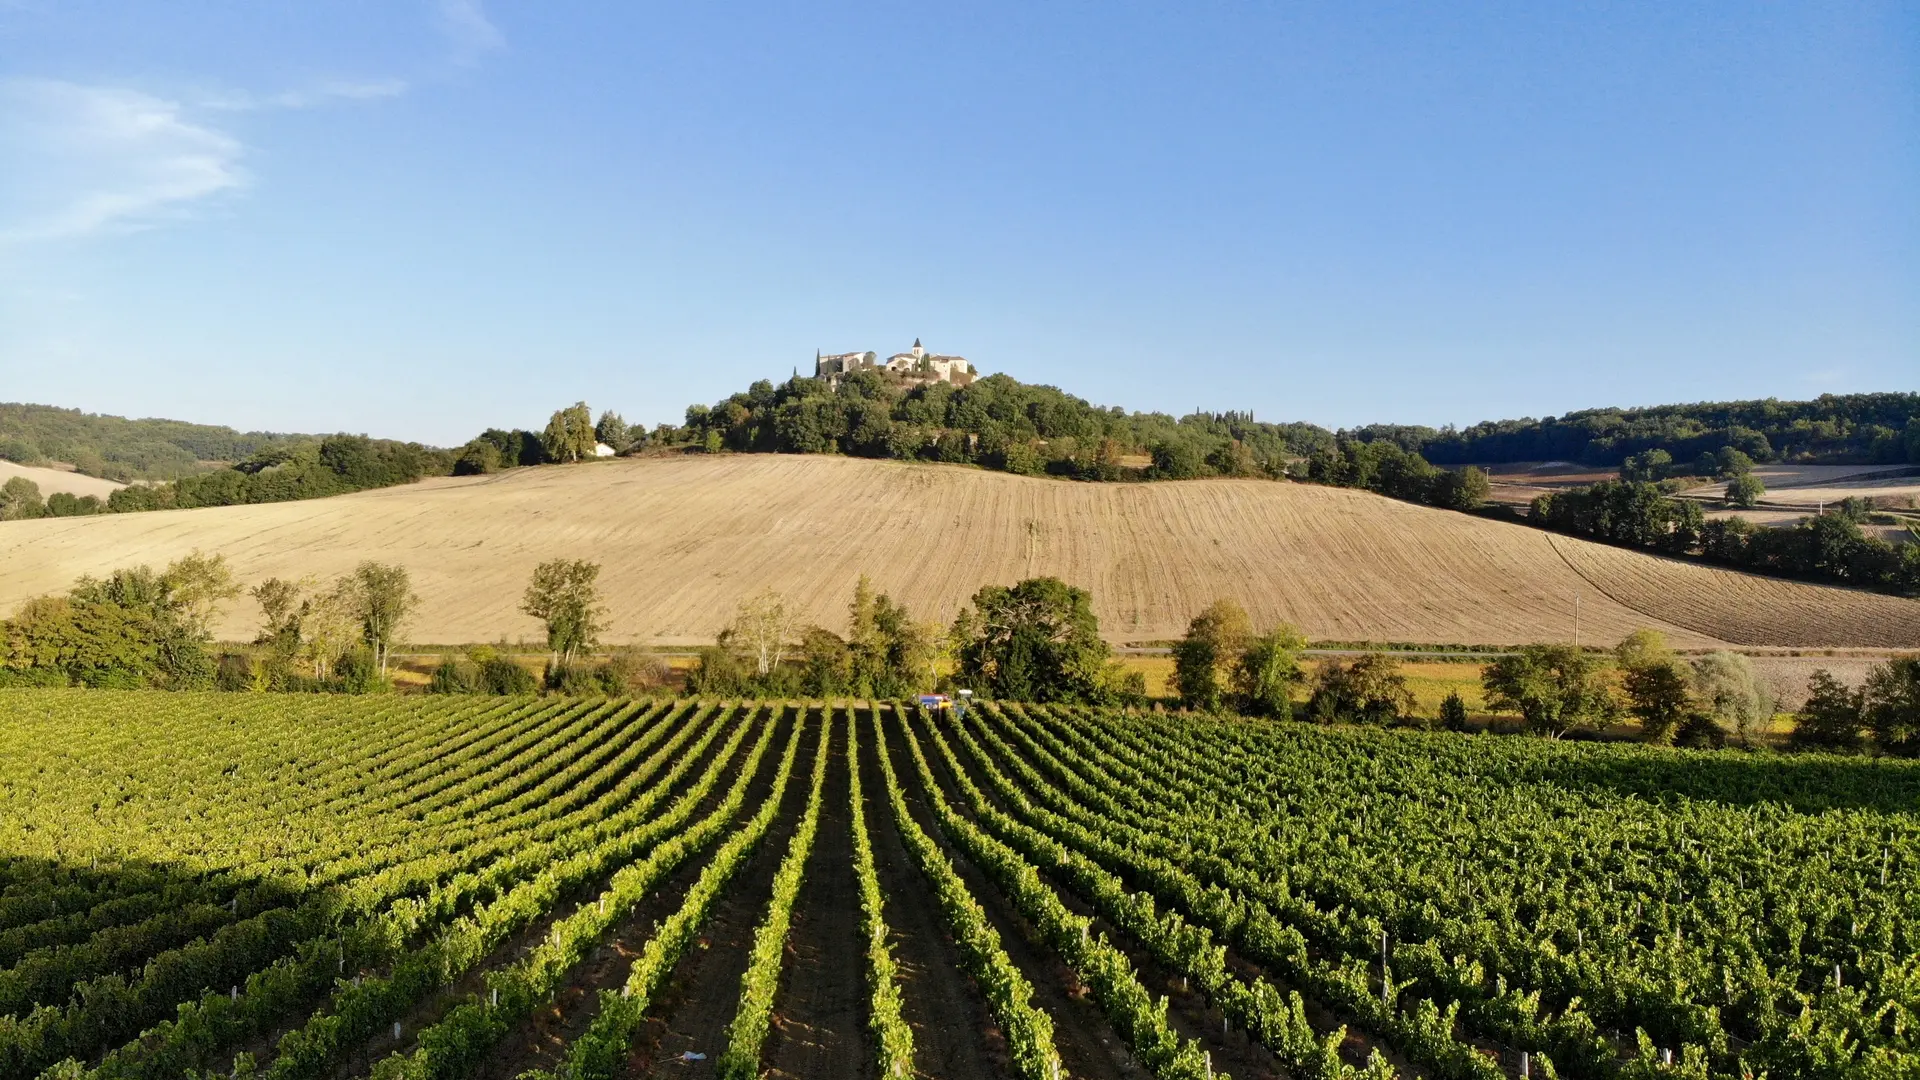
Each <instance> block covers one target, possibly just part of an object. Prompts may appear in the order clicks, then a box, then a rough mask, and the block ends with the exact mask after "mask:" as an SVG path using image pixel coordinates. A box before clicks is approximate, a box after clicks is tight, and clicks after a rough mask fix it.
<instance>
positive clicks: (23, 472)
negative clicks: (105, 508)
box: [0, 461, 126, 499]
mask: <svg viewBox="0 0 1920 1080" xmlns="http://www.w3.org/2000/svg"><path fill="white" fill-rule="evenodd" d="M16 476H24V477H26V478H27V479H29V480H31V481H33V482H34V483H35V484H38V485H39V486H40V494H41V496H42V497H45V496H48V495H51V494H53V493H54V492H56V491H64V492H66V493H67V494H69V495H75V496H82V495H93V496H97V497H99V498H101V499H105V498H106V497H107V496H109V495H111V494H113V493H114V492H116V491H118V490H120V489H121V488H123V487H125V486H126V485H125V484H120V483H115V482H114V481H112V480H102V479H100V478H99V477H97V476H87V475H85V474H84V473H77V472H74V471H72V470H71V469H52V468H47V467H45V466H40V465H16V464H14V463H13V462H11V461H0V484H4V483H6V482H7V481H9V480H11V479H13V478H14V477H16Z"/></svg>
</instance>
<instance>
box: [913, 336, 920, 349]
mask: <svg viewBox="0 0 1920 1080" xmlns="http://www.w3.org/2000/svg"><path fill="white" fill-rule="evenodd" d="M913 347H914V348H916V349H917V348H919V347H920V339H919V338H914V339H913Z"/></svg>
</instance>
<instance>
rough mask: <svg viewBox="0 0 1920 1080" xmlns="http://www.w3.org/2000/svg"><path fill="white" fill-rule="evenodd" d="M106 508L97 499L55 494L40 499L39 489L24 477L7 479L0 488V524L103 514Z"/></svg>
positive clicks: (93, 496)
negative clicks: (3, 522) (40, 518)
mask: <svg viewBox="0 0 1920 1080" xmlns="http://www.w3.org/2000/svg"><path fill="white" fill-rule="evenodd" d="M106 511H107V504H106V503H105V502H102V501H101V499H100V497H99V496H97V495H78V496H76V495H74V494H73V493H71V492H67V491H56V492H54V493H53V494H51V495H48V496H46V497H45V498H42V497H41V496H40V485H39V484H36V483H34V482H33V481H31V480H29V479H27V478H26V477H24V476H10V477H8V478H7V482H6V483H4V484H0V521H26V520H28V519H31V518H39V517H79V516H82V515H85V514H104V513H106Z"/></svg>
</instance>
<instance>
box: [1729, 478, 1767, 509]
mask: <svg viewBox="0 0 1920 1080" xmlns="http://www.w3.org/2000/svg"><path fill="white" fill-rule="evenodd" d="M1766 493H1767V485H1765V484H1763V483H1761V482H1760V478H1759V477H1757V476H1755V475H1753V474H1752V473H1741V474H1740V475H1738V476H1736V477H1734V478H1733V479H1731V480H1729V481H1727V497H1726V503H1727V505H1728V506H1732V507H1738V508H1740V509H1743V510H1751V509H1752V508H1753V507H1754V506H1756V505H1758V504H1759V502H1760V496H1762V495H1765V494H1766Z"/></svg>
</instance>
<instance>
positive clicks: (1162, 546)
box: [0, 455, 1920, 648]
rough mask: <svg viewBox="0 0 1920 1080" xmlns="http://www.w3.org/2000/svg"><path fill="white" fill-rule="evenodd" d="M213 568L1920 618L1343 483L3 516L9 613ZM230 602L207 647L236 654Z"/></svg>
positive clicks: (1157, 631)
mask: <svg viewBox="0 0 1920 1080" xmlns="http://www.w3.org/2000/svg"><path fill="white" fill-rule="evenodd" d="M196 548H197V549H200V550H203V551H207V552H219V553H222V554H225V555H226V556H227V557H228V558H229V559H230V560H231V561H232V562H233V564H234V566H235V568H236V570H237V571H238V573H239V574H240V576H241V578H242V579H243V580H244V581H246V582H249V583H251V582H254V581H257V580H259V579H261V578H264V577H267V576H270V575H277V576H282V577H300V576H302V575H309V574H311V575H318V576H322V577H325V576H329V575H333V574H338V573H341V572H343V571H345V570H348V569H350V568H351V567H352V566H353V565H354V564H355V563H357V562H359V561H361V560H363V559H381V560H385V561H393V562H399V563H402V564H404V565H406V566H407V567H408V568H409V569H410V570H411V571H412V573H413V577H414V581H415V586H416V588H417V590H418V592H419V594H420V597H421V601H422V602H421V606H420V612H419V616H418V618H417V619H416V620H415V621H414V623H413V626H412V628H411V631H410V633H409V635H408V636H409V637H411V638H412V639H413V640H415V641H420V642H446V643H454V642H468V641H486V640H493V639H497V638H499V637H501V636H503V635H504V636H506V637H508V638H510V639H518V638H521V637H527V638H533V637H536V636H537V635H538V628H537V625H536V624H535V622H534V621H533V620H532V619H530V618H528V617H527V616H525V615H523V614H521V613H520V611H519V602H520V593H521V590H522V589H523V588H524V586H525V583H526V580H527V576H528V574H529V573H530V571H531V570H532V568H533V566H534V565H535V564H536V563H538V562H540V561H541V560H543V559H548V558H553V557H557V556H567V557H579V558H589V559H594V560H597V561H599V562H601V563H603V564H604V565H605V567H606V569H605V572H604V574H603V576H602V582H603V585H604V586H605V592H606V601H607V605H608V607H609V609H610V615H611V624H612V632H611V634H610V635H609V636H610V638H611V639H612V640H615V641H626V640H649V641H655V642H660V643H663V644H688V643H695V642H705V641H710V640H712V638H713V635H714V634H715V633H716V632H717V631H718V630H719V629H720V627H721V626H722V625H724V624H725V623H726V621H727V620H728V618H729V616H730V614H731V612H732V610H733V608H734V605H735V604H736V603H737V602H738V601H739V600H741V599H742V598H744V597H746V596H748V595H751V594H752V593H754V592H757V591H758V590H760V589H761V588H764V587H767V586H772V587H774V588H776V589H778V590H779V591H781V592H782V593H783V594H785V595H786V596H787V597H788V598H789V599H790V600H792V601H793V602H794V603H795V604H796V605H797V606H798V607H799V608H800V610H801V611H802V612H803V614H804V616H805V618H807V619H808V620H810V621H814V622H818V623H820V624H821V625H824V626H827V627H829V628H832V629H836V630H838V629H842V628H843V624H844V622H845V619H846V603H847V600H848V597H849V595H850V594H851V592H852V589H853V584H854V581H855V579H856V578H857V577H858V576H859V575H860V574H861V573H866V574H869V575H871V576H872V577H873V579H874V581H875V583H876V584H877V585H878V586H879V587H880V588H881V589H883V590H886V591H888V592H891V593H893V594H894V596H895V597H896V598H898V599H900V600H903V601H904V602H905V603H906V604H908V605H909V606H910V607H911V608H912V609H913V610H914V611H915V612H917V613H919V614H920V615H921V616H922V617H928V618H937V619H940V620H942V621H945V620H948V619H951V618H952V616H953V614H954V612H955V610H956V609H957V607H958V606H959V605H960V604H961V603H962V602H963V601H964V600H965V599H966V597H967V596H969V595H970V594H971V593H972V592H973V591H974V590H975V589H976V588H978V587H979V586H980V585H982V584H986V583H990V582H1003V583H1005V582H1012V581H1014V580H1017V579H1019V578H1021V577H1025V576H1029V575H1034V574H1054V575H1058V576H1060V577H1062V578H1065V579H1066V580H1068V581H1071V582H1073V583H1075V584H1078V585H1081V586H1084V587H1086V588H1088V589H1090V590H1091V591H1092V592H1093V596H1094V600H1095V603H1096V606H1097V609H1098V611H1099V615H1100V619H1101V626H1102V628H1103V629H1104V631H1105V632H1106V634H1107V636H1108V637H1109V638H1111V639H1114V640H1116V641H1129V640H1150V639H1164V638H1169V637H1175V636H1178V635H1179V634H1180V633H1181V632H1182V631H1183V630H1184V628H1185V626H1186V622H1187V620H1188V619H1189V618H1190V617H1191V616H1192V615H1193V614H1194V613H1195V612H1196V611H1198V610H1199V609H1200V608H1201V607H1203V606H1204V605H1205V604H1206V603H1208V602H1209V601H1211V600H1213V599H1214V598H1216V597H1219V596H1230V597H1234V598H1237V599H1239V600H1240V601H1241V602H1242V603H1243V604H1245V606H1246V607H1247V609H1248V610H1249V611H1250V612H1251V613H1252V614H1253V616H1254V618H1255V620H1256V622H1259V623H1262V624H1264V623H1268V622H1270V621H1273V620H1276V619H1287V620H1290V621H1292V622H1294V623H1296V624H1298V625H1299V626H1300V627H1302V628H1303V629H1304V630H1305V631H1306V632H1307V633H1308V634H1309V635H1310V636H1312V637H1315V638H1323V639H1324V638H1335V639H1343V640H1373V641H1422V642H1484V643H1518V642H1525V641H1537V640H1566V639H1568V638H1571V637H1573V636H1574V634H1575V632H1576V626H1575V618H1576V614H1575V598H1576V596H1577V597H1578V627H1577V630H1578V634H1579V637H1580V639H1581V640H1582V641H1586V642H1612V641H1615V640H1617V639H1618V638H1620V637H1621V636H1622V635H1624V634H1625V633H1627V632H1628V631H1629V630H1632V629H1634V628H1635V627H1639V626H1654V627H1657V628H1661V629H1664V630H1665V631H1667V632H1668V633H1669V634H1670V635H1671V636H1672V637H1673V639H1674V640H1675V642H1676V643H1678V644H1684V645H1695V646H1699V645H1712V644H1716V643H1731V644H1738V645H1773V646H1805V647H1848V646H1851V647H1879V648H1913V647H1920V602H1915V601H1912V600H1901V599H1897V598H1894V597H1889V596H1882V595H1877V594H1872V593H1863V592H1855V591H1851V590H1845V589H1836V588H1829V587H1824V586H1817V585H1807V584H1800V583H1796V582H1789V581H1781V580H1776V579H1770V578H1759V577H1754V576H1751V575H1746V574H1740V573H1734V572H1731V571H1724V570H1718V569H1713V568H1710V567H1705V566H1701V565H1698V564H1694V563H1687V562H1680V561H1674V560H1667V559H1660V558H1656V557H1653V556H1649V555H1644V554H1640V553H1638V552H1633V551H1627V550H1622V549H1617V548H1610V547H1604V546H1600V545H1595V544H1591V543H1587V542H1585V541H1580V540H1573V539H1569V538H1566V537H1562V536H1554V535H1550V534H1548V533H1544V532H1539V531H1536V530H1533V529H1529V528H1525V527H1523V526H1519V525H1511V524H1505V523H1500V522H1495V521H1490V520H1487V519H1483V518H1477V517H1472V516H1468V515H1465V514H1458V513H1453V512H1449V511H1444V510H1435V509H1429V508H1426V507H1420V506H1415V505H1412V504H1408V503H1402V502H1396V501H1393V500H1390V499H1385V498H1382V497H1380V496H1377V495H1371V494H1368V493H1366V492H1362V491H1356V490H1351V489H1341V488H1327V487H1316V486H1309V485H1304V484H1289V483H1276V482H1271V481H1261V480H1222V479H1215V480H1196V481H1188V482H1180V483H1159V484H1076V483H1067V482H1062V481H1057V480H1046V479H1031V478H1025V477H1018V476H1011V475H1007V474H1004V473H994V472H985V471H981V470H976V469H968V468H957V467H952V466H942V465H924V464H908V463H899V462H889V461H871V460H864V459H854V458H842V457H829V456H786V455H750V456H749V455H742V456H717V457H707V456H699V455H696V456H687V457H673V458H655V459H623V460H618V461H608V462H595V463H591V464H585V465H576V466H548V467H543V468H537V469H518V470H512V471H509V472H506V473H500V474H496V475H492V476H476V477H449V478H440V479H431V480H425V481H421V482H419V483H417V484H410V485H406V486H403V487H395V488H385V489H380V490H376V491H365V492H360V493H358V494H353V495H344V496H339V497H336V498H329V499H317V500H310V501H304V502H290V503H274V504H265V505H252V506H233V507H218V508H208V509H198V510H174V511H160V512H153V513H142V514H121V515H112V516H105V517H93V518H61V519H42V520H37V521H19V522H7V523H5V524H0V610H5V611H11V610H12V608H13V607H14V606H15V605H17V604H18V603H19V602H20V601H22V600H24V599H26V598H27V597H29V596H32V595H35V594H39V593H44V592H55V591H60V590H64V589H65V588H66V587H67V586H68V585H69V584H70V583H71V582H72V580H73V579H74V578H75V577H76V576H78V575H80V574H83V573H94V574H98V573H102V572H104V571H108V570H111V569H112V568H113V567H115V566H119V565H124V564H128V563H134V562H148V563H153V564H162V563H165V562H166V561H168V560H170V559H173V558H176V557H178V556H180V555H183V554H186V553H187V552H189V551H192V550H194V549H196ZM256 625H257V612H256V611H255V610H254V606H253V604H252V603H251V602H250V601H242V602H239V603H236V604H234V605H232V606H231V609H230V610H229V612H228V614H227V616H226V618H225V621H224V624H223V625H222V626H221V628H220V629H221V632H222V633H223V635H224V636H226V637H229V638H235V639H239V638H247V637H250V636H251V635H252V633H253V631H254V629H255V626H256Z"/></svg>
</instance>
